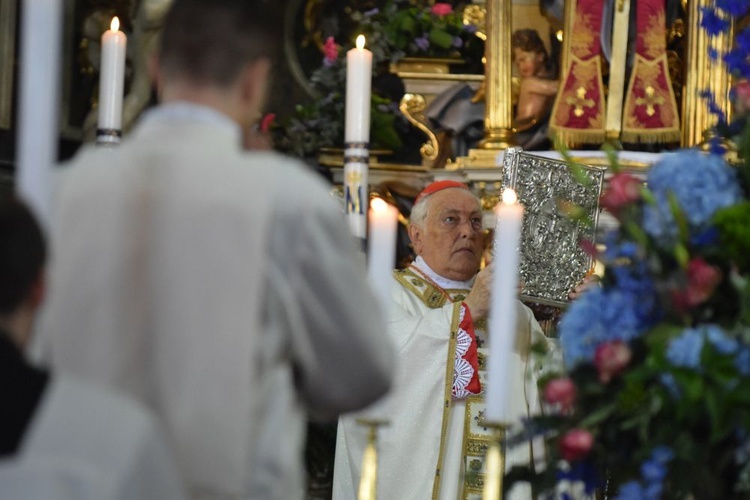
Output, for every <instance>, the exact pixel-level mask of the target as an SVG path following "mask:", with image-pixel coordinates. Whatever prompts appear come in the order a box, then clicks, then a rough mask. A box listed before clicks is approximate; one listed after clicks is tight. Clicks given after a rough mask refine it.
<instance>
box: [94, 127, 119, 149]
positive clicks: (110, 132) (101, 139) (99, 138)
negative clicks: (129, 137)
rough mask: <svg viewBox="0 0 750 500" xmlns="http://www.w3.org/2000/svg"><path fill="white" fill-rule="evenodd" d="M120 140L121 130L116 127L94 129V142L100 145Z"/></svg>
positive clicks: (116, 142)
mask: <svg viewBox="0 0 750 500" xmlns="http://www.w3.org/2000/svg"><path fill="white" fill-rule="evenodd" d="M121 141H122V130H119V129H116V128H98V129H96V143H97V144H98V145H100V146H102V145H105V146H108V145H114V144H120V142H121Z"/></svg>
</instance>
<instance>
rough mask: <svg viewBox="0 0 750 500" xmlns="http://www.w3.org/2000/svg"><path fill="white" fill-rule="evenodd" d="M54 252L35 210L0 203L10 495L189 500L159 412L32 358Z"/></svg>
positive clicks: (5, 469) (3, 434)
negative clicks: (28, 351)
mask: <svg viewBox="0 0 750 500" xmlns="http://www.w3.org/2000/svg"><path fill="white" fill-rule="evenodd" d="M46 253H47V252H46V244H45V241H44V236H43V235H42V231H41V229H40V227H39V225H38V223H37V222H36V220H35V219H34V216H33V215H32V214H31V212H30V211H29V210H28V208H27V207H26V206H25V205H24V204H22V203H21V202H19V201H17V200H16V199H14V198H7V199H3V200H0V381H2V383H1V384H0V399H2V402H3V410H2V411H0V498H3V499H6V498H7V499H13V500H24V499H34V500H39V499H57V498H60V499H66V498H70V499H71V500H74V499H75V500H98V499H109V500H125V499H129V500H136V499H144V500H146V499H151V500H179V499H182V498H184V491H183V487H182V484H181V482H180V479H179V476H178V475H177V466H176V463H175V462H174V460H173V458H172V456H171V454H170V453H169V451H168V449H167V445H166V441H165V440H164V438H163V436H162V434H160V432H159V431H158V429H157V424H156V421H155V419H154V418H153V416H152V415H151V414H150V412H148V411H147V410H146V409H145V408H143V407H142V406H141V405H139V404H137V403H136V402H134V401H131V400H129V399H126V398H124V397H120V396H116V395H115V394H112V393H109V392H107V391H105V390H103V389H100V388H97V387H95V386H94V385H93V384H91V383H88V382H84V381H80V380H77V379H76V378H72V377H67V376H58V375H57V374H55V373H50V372H48V371H45V370H42V369H39V368H36V367H34V366H32V365H31V364H30V363H29V362H27V360H26V359H25V357H24V354H23V350H24V348H25V347H26V345H27V343H28V341H29V337H30V334H31V330H32V325H33V323H34V317H35V315H36V311H37V309H38V307H39V305H40V304H41V303H42V300H43V298H44V288H45V281H44V264H45V259H46Z"/></svg>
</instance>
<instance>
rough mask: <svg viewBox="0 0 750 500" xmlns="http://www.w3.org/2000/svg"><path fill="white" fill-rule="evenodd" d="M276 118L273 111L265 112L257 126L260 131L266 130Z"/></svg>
mask: <svg viewBox="0 0 750 500" xmlns="http://www.w3.org/2000/svg"><path fill="white" fill-rule="evenodd" d="M275 119H276V114H275V113H266V115H265V116H264V117H263V118H262V119H261V120H260V126H259V127H258V128H259V129H260V131H261V132H268V131H269V130H270V129H271V125H273V121H274V120H275Z"/></svg>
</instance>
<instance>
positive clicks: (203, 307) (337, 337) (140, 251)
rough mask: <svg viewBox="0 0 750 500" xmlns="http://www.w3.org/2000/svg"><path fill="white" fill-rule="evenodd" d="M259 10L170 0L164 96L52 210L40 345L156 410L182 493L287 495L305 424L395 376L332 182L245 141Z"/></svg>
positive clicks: (259, 72) (296, 486)
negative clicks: (46, 298) (185, 487)
mask: <svg viewBox="0 0 750 500" xmlns="http://www.w3.org/2000/svg"><path fill="white" fill-rule="evenodd" d="M274 5H275V4H274V3H273V2H269V1H265V2H264V1H262V0H211V1H205V0H175V1H174V3H173V4H172V8H171V10H170V12H169V13H168V14H167V17H166V19H165V21H164V29H163V33H162V39H161V47H160V49H159V54H158V60H157V62H156V64H155V69H156V77H157V84H158V85H157V86H158V89H159V96H160V100H161V104H160V105H159V106H157V107H156V108H154V109H151V110H149V111H147V112H146V113H145V115H144V116H143V117H142V119H141V120H140V122H139V123H138V124H137V125H136V126H135V127H134V129H133V130H132V132H131V133H130V134H129V135H128V136H126V137H125V139H124V141H123V142H122V143H121V144H120V145H119V146H118V147H116V148H114V149H102V148H97V147H93V146H90V147H85V148H84V149H83V150H82V151H81V152H80V153H79V154H78V155H77V156H76V158H74V159H73V161H72V162H71V164H70V165H67V166H65V167H64V169H63V170H64V171H63V172H62V174H61V179H60V183H59V190H58V192H57V203H56V210H55V217H54V220H53V221H52V227H53V230H52V235H53V237H52V243H53V251H54V253H53V256H54V260H53V262H52V268H51V281H50V284H51V288H52V294H51V297H52V300H51V301H50V302H49V304H48V307H47V310H46V311H45V315H44V316H43V324H42V325H41V332H40V333H41V334H42V337H43V338H41V342H40V345H39V346H38V349H37V352H39V353H40V354H41V356H42V358H43V359H46V360H48V361H49V362H51V364H52V366H53V367H57V368H60V369H61V370H65V371H67V372H71V373H75V374H77V375H80V376H83V377H86V378H89V379H93V380H98V381H101V382H103V383H106V384H108V385H110V386H112V387H117V388H119V389H121V390H124V391H126V392H127V393H128V394H130V395H132V396H134V397H136V398H138V399H139V400H141V401H143V402H144V403H146V404H147V405H148V406H149V407H151V408H153V409H154V410H155V412H156V413H157V414H158V415H159V416H160V417H161V418H162V420H163V422H164V424H165V428H166V431H167V432H168V435H169V438H170V439H171V443H172V444H173V446H174V448H175V450H176V456H177V460H178V462H179V465H180V470H181V472H182V474H183V476H184V477H185V478H186V481H187V482H188V485H189V494H190V495H191V496H192V497H193V498H200V499H204V498H205V499H210V498H222V499H224V498H231V499H246V498H247V499H249V498H252V499H283V500H292V499H295V498H302V496H303V472H302V471H303V467H302V463H303V460H302V448H303V442H304V430H305V423H306V420H307V418H308V416H310V417H312V418H315V419H329V420H335V419H336V418H337V417H338V415H339V413H341V412H345V411H352V410H356V409H359V408H362V407H364V406H366V405H368V404H370V403H372V402H373V401H375V400H376V399H377V398H379V397H380V396H382V395H383V394H384V393H385V392H386V391H387V390H388V388H389V386H390V382H391V378H392V367H393V362H394V361H393V358H394V354H393V350H392V347H391V345H390V342H389V340H388V339H387V337H386V336H385V335H384V334H383V331H384V330H385V323H384V320H383V318H382V314H381V313H380V311H379V308H378V306H376V305H373V304H376V302H377V301H376V298H375V295H374V293H373V292H372V291H371V290H370V289H369V288H368V286H367V280H366V275H365V273H364V269H363V266H362V265H361V263H360V262H359V258H358V254H357V249H356V244H355V241H354V238H353V237H352V236H351V235H350V234H349V232H348V229H347V225H346V223H345V220H344V217H343V214H342V213H341V210H340V209H339V207H338V206H337V204H336V202H335V200H334V199H333V198H332V197H331V196H330V195H329V187H328V186H327V185H326V184H325V182H324V181H323V180H322V178H320V177H319V176H318V175H316V174H315V173H313V172H311V171H310V170H309V169H308V168H307V167H306V166H305V165H303V164H302V163H300V162H298V161H296V160H293V159H291V158H287V157H284V156H281V155H279V154H276V153H274V152H271V151H267V150H266V151H259V150H252V151H249V150H246V149H245V148H243V143H246V142H248V141H247V134H248V133H250V132H249V131H250V130H251V129H252V128H253V127H254V126H255V124H256V121H257V120H258V118H259V117H260V115H261V110H262V107H263V104H264V101H265V97H266V93H267V91H268V90H269V82H268V79H269V73H270V71H271V68H272V66H273V62H272V61H273V53H274V52H275V50H276V48H277V47H278V46H279V44H278V43H276V40H275V39H276V37H275V36H274V33H272V32H269V30H270V29H272V26H268V22H267V16H266V15H265V14H264V10H265V9H269V8H274ZM250 142H251V141H250Z"/></svg>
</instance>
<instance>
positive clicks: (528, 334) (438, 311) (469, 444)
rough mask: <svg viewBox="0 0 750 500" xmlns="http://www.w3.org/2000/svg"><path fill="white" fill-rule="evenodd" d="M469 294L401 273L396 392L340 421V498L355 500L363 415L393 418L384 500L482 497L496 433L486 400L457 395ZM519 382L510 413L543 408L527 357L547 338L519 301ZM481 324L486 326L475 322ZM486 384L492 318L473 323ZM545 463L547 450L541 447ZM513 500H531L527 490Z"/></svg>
mask: <svg viewBox="0 0 750 500" xmlns="http://www.w3.org/2000/svg"><path fill="white" fill-rule="evenodd" d="M468 292H469V290H466V289H442V288H439V287H438V286H437V285H435V284H434V283H432V282H430V281H428V280H427V279H425V278H424V277H423V276H421V275H420V274H418V273H416V272H414V271H412V270H410V269H405V270H396V271H394V286H393V290H392V298H393V304H392V307H391V310H390V312H389V318H388V334H389V336H390V337H391V339H392V340H393V342H394V343H395V347H396V349H397V351H398V353H399V355H398V360H397V373H396V377H395V383H394V387H393V388H392V390H391V393H390V395H389V396H387V397H386V398H385V400H384V401H381V402H380V403H378V404H376V405H375V406H373V407H371V408H369V409H368V410H366V411H365V412H362V413H360V414H358V415H356V416H347V417H344V418H342V419H341V420H340V422H339V430H338V441H337V450H336V469H335V476H334V500H344V499H347V500H348V499H354V498H356V491H357V490H356V489H357V485H358V483H359V473H360V468H361V462H362V454H363V451H364V446H365V443H366V439H365V432H366V430H365V429H364V428H363V427H361V426H359V425H358V424H357V423H356V418H359V417H368V418H377V419H383V420H388V421H389V422H390V425H388V426H387V427H384V428H382V429H381V430H380V432H379V440H378V449H379V469H378V495H379V496H380V497H381V498H403V499H440V500H442V499H450V500H454V499H456V498H460V499H467V500H479V499H481V495H482V486H483V484H484V455H485V451H486V448H487V444H488V441H489V439H490V431H489V430H488V429H487V428H485V427H482V426H481V424H480V422H481V418H482V414H483V412H484V397H483V395H477V396H469V397H467V398H461V399H456V398H454V397H452V395H451V389H452V385H453V380H454V358H455V353H456V342H457V331H458V325H459V322H460V311H461V302H462V301H463V299H464V298H465V297H466V295H467V294H468ZM518 308H519V311H518V318H519V320H518V329H517V338H516V346H515V349H514V353H513V355H512V356H511V359H512V362H513V363H514V368H515V369H514V372H515V373H516V374H517V376H515V377H514V380H512V381H510V383H511V384H512V390H511V398H512V402H511V409H512V411H513V413H514V415H515V416H516V417H517V419H518V418H520V417H522V416H526V415H528V414H529V412H536V411H537V410H538V401H539V398H538V394H537V389H536V378H537V376H536V375H537V374H535V373H534V361H533V360H532V359H531V358H530V357H529V347H530V345H531V344H532V343H533V342H536V341H539V340H544V335H543V333H542V331H541V329H540V327H539V325H538V324H537V322H536V320H535V319H534V317H533V314H532V313H531V311H530V310H529V309H528V308H527V307H525V306H523V305H522V304H521V303H520V302H518ZM477 323H478V324H477ZM474 326H475V333H476V342H477V347H478V360H479V377H480V381H481V383H482V389H483V391H484V390H486V389H487V387H486V373H485V367H486V366H487V365H486V363H485V360H486V356H487V353H488V339H487V333H486V328H485V327H486V324H485V322H484V321H478V322H476V323H475V325H474ZM538 452H539V453H538V454H539V457H541V454H542V450H541V449H540V450H538ZM531 458H532V457H531V447H530V446H519V447H517V448H514V449H511V450H508V453H507V455H506V467H507V468H509V467H510V466H512V465H514V464H522V463H528V462H529V461H530V460H531ZM508 498H509V499H510V500H516V499H526V498H531V495H530V491H528V490H527V489H526V488H524V487H518V488H516V489H514V490H513V491H512V492H511V494H510V495H509V496H508Z"/></svg>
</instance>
